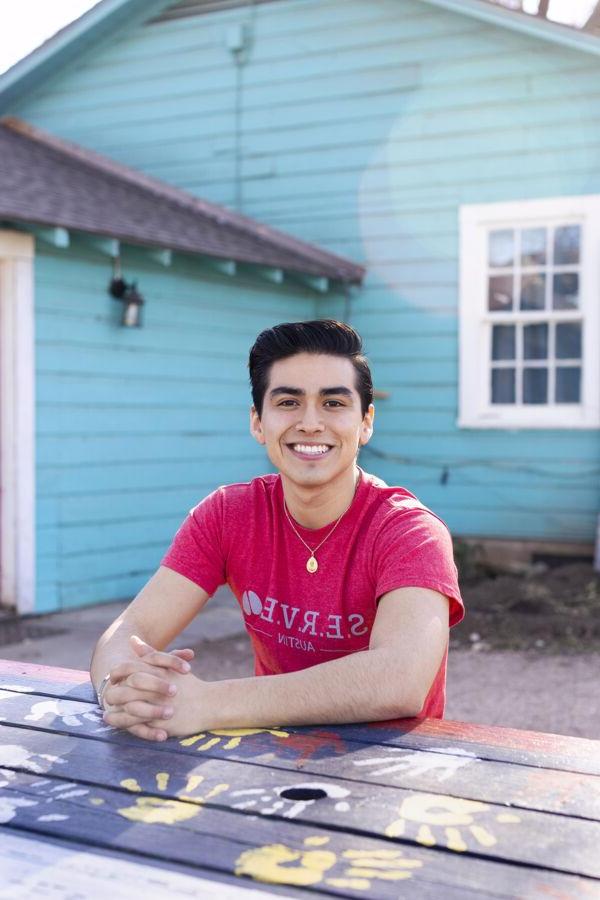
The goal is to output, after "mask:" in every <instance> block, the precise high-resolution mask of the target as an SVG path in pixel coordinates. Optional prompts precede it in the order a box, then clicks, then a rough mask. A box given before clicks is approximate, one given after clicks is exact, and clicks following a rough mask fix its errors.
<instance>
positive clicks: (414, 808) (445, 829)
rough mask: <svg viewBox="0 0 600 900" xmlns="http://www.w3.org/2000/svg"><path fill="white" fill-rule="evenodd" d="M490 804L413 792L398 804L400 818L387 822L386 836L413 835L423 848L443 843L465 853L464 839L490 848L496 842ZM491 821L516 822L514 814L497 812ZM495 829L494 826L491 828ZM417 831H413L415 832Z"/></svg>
mask: <svg viewBox="0 0 600 900" xmlns="http://www.w3.org/2000/svg"><path fill="white" fill-rule="evenodd" d="M490 811H491V807H490V806H488V804H487V803H481V802H479V801H478V800H463V799H462V798H461V797H448V796H445V795H443V794H413V795H411V796H410V797H407V798H406V800H404V801H403V802H402V804H401V806H400V809H399V818H398V819H396V820H395V821H394V822H392V823H391V825H389V826H388V827H387V828H386V830H385V833H386V835H387V836H388V837H412V836H413V835H414V838H415V840H416V841H417V843H419V844H423V845H424V846H426V847H435V846H444V847H447V848H448V850H455V851H456V852H459V853H464V851H465V850H468V849H469V845H468V844H467V840H469V842H470V843H471V844H473V843H475V844H476V845H479V846H480V847H493V846H494V845H495V844H496V843H497V842H498V841H497V838H496V836H495V835H494V834H493V833H492V831H491V830H490V827H494V826H493V824H492V822H491V821H490V820H491V819H492V816H490V815H489V813H490ZM493 821H494V822H497V823H499V824H501V825H507V824H516V823H518V822H520V821H521V820H520V818H519V817H518V816H515V815H514V814H513V813H499V814H498V815H495V816H493ZM494 830H495V829H494ZM415 832H416V834H415Z"/></svg>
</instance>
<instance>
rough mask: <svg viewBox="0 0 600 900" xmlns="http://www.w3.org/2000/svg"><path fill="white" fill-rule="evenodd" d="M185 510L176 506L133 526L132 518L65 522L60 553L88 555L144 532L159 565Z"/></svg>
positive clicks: (119, 545) (144, 536) (61, 531)
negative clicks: (105, 522) (173, 510)
mask: <svg viewBox="0 0 600 900" xmlns="http://www.w3.org/2000/svg"><path fill="white" fill-rule="evenodd" d="M186 512H187V511H186V510H179V511H177V512H173V513H172V514H171V515H165V516H153V517H152V518H151V519H146V520H145V522H144V523H143V527H140V526H139V523H138V525H137V527H136V525H135V524H133V525H132V522H131V521H125V522H109V523H108V524H100V525H99V524H98V523H96V522H94V523H92V524H85V523H81V522H79V523H77V524H76V525H67V524H64V525H62V526H61V528H60V539H61V543H62V547H63V551H62V557H63V558H64V559H66V558H67V557H68V556H76V555H79V556H86V557H89V556H90V555H91V554H95V553H98V552H102V551H105V550H106V551H110V550H114V549H116V548H118V547H126V546H128V544H129V543H133V542H134V541H135V537H136V536H138V539H139V537H140V536H143V539H144V541H146V542H147V543H148V544H152V545H153V546H155V547H158V548H159V549H158V555H155V564H156V565H158V563H159V562H160V559H161V558H162V555H163V553H164V552H165V551H166V549H167V547H168V546H169V544H170V542H171V540H172V538H173V536H174V534H175V532H176V531H177V529H178V528H179V526H180V524H181V523H182V522H183V520H184V518H185V516H186ZM44 532H45V529H43V528H42V529H40V535H41V536H42V540H43V535H44ZM161 547H162V550H161V549H160V548H161ZM155 554H156V550H155Z"/></svg>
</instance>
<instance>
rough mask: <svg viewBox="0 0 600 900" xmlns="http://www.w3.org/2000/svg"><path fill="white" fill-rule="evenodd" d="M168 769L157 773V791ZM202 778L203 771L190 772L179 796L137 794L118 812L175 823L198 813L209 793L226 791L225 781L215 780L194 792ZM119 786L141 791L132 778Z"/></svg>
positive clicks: (155, 822) (166, 780)
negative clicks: (204, 789)
mask: <svg viewBox="0 0 600 900" xmlns="http://www.w3.org/2000/svg"><path fill="white" fill-rule="evenodd" d="M169 778H170V775H169V773H168V772H157V773H156V786H157V788H158V790H159V791H166V790H167V787H168V785H169ZM202 781H204V776H203V775H195V774H191V775H189V776H188V779H187V783H186V785H185V787H184V789H183V791H182V792H181V793H180V794H178V795H177V796H178V799H177V800H175V799H173V798H171V797H169V798H163V797H149V796H147V795H145V796H143V797H138V798H137V800H136V801H135V803H134V805H133V806H126V807H122V808H121V809H119V810H118V812H119V813H120V814H121V815H122V816H124V817H125V818H126V819H130V820H131V821H132V822H144V823H145V824H146V825H175V824H176V823H177V822H184V821H185V820H186V819H191V818H193V817H194V816H197V815H198V813H199V812H200V808H201V806H202V805H203V804H204V803H205V802H206V801H207V800H210V799H211V798H212V797H216V796H217V795H218V794H220V793H222V792H223V791H226V790H227V789H228V788H229V785H228V784H217V785H215V787H213V788H212V789H211V790H210V791H209V792H208V793H207V794H205V795H203V796H198V795H196V796H193V795H192V792H193V791H195V790H196V788H197V787H198V786H199V785H200V784H201V783H202ZM121 787H124V788H126V789H127V790H128V791H132V792H134V793H141V790H142V789H141V787H140V785H139V784H138V782H137V781H136V779H135V778H125V779H124V780H123V781H121Z"/></svg>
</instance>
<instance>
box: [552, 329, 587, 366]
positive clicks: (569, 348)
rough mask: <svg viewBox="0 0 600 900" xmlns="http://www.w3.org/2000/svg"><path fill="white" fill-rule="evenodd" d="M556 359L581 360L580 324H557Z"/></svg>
mask: <svg viewBox="0 0 600 900" xmlns="http://www.w3.org/2000/svg"><path fill="white" fill-rule="evenodd" d="M556 358H557V359H581V323H580V322H559V323H558V324H557V326H556Z"/></svg>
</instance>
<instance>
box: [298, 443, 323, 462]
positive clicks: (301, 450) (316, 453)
mask: <svg viewBox="0 0 600 900" xmlns="http://www.w3.org/2000/svg"><path fill="white" fill-rule="evenodd" d="M288 446H289V448H290V449H291V450H292V452H293V453H294V454H296V455H297V456H302V457H305V458H306V457H310V458H311V459H317V458H318V457H321V456H325V454H326V453H329V451H330V450H331V447H330V446H329V444H288Z"/></svg>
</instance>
